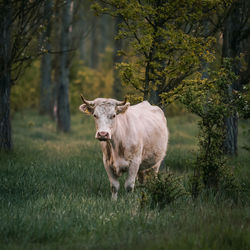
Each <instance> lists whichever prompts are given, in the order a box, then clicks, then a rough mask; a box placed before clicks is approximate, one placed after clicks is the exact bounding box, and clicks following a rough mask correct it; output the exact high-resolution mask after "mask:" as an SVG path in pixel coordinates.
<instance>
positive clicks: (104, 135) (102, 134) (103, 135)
mask: <svg viewBox="0 0 250 250" xmlns="http://www.w3.org/2000/svg"><path fill="white" fill-rule="evenodd" d="M108 135H109V134H108V132H104V131H101V132H98V136H99V137H108Z"/></svg>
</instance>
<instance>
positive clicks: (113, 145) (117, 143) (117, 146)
mask: <svg viewBox="0 0 250 250" xmlns="http://www.w3.org/2000/svg"><path fill="white" fill-rule="evenodd" d="M123 118H124V117H123ZM116 125H117V126H116V127H115V129H114V131H113V134H112V139H111V140H109V141H106V142H105V143H104V144H103V146H104V148H105V153H106V160H107V163H108V165H110V166H112V168H113V169H114V171H115V172H116V173H117V175H119V173H120V171H121V170H122V169H123V167H127V166H128V162H127V161H126V159H125V146H124V139H125V137H124V133H125V126H126V125H125V124H124V121H122V126H119V125H121V124H119V123H117V124H116Z"/></svg>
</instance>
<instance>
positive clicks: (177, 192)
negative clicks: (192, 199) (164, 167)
mask: <svg viewBox="0 0 250 250" xmlns="http://www.w3.org/2000/svg"><path fill="white" fill-rule="evenodd" d="M143 188H144V191H143V192H142V195H141V199H140V204H141V207H142V208H143V207H145V206H146V205H149V206H150V207H151V208H155V207H159V208H161V209H162V208H164V207H165V206H167V205H169V204H170V203H172V202H174V201H177V200H178V199H180V198H184V197H185V198H187V197H188V196H189V194H188V193H187V192H186V190H185V188H184V186H183V180H182V178H181V177H179V176H176V175H175V174H174V173H171V172H169V171H168V172H167V173H161V174H158V176H151V177H150V178H149V179H148V180H147V182H146V184H144V185H143Z"/></svg>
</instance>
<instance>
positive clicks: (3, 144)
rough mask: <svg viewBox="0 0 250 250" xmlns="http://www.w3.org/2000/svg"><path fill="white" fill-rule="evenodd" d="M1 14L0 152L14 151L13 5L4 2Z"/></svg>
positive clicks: (6, 0) (6, 1)
mask: <svg viewBox="0 0 250 250" xmlns="http://www.w3.org/2000/svg"><path fill="white" fill-rule="evenodd" d="M2 8H3V9H2V10H1V13H0V151H10V150H12V137H11V121H10V90H11V18H12V16H11V3H10V2H9V1H8V0H5V1H4V4H3V6H2Z"/></svg>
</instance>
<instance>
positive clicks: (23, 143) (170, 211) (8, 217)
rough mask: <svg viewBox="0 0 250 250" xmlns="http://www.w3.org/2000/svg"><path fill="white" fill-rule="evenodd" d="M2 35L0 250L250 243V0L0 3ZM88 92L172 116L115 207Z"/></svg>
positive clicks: (213, 246)
mask: <svg viewBox="0 0 250 250" xmlns="http://www.w3.org/2000/svg"><path fill="white" fill-rule="evenodd" d="M0 36H1V37H0V46H1V47H0V66H1V67H0V151H1V152H0V166H1V168H0V173H1V184H0V192H1V204H2V208H1V212H0V218H1V226H0V233H1V235H2V237H1V239H0V244H1V246H4V247H6V249H13V248H17V249H18V248H23V249H29V248H30V249H32V248H34V246H35V247H38V248H39V247H41V248H43V247H47V248H48V249H50V248H53V247H55V248H58V247H60V248H65V249H67V248H72V247H73V248H75V249H79V247H82V248H83V249H84V248H86V249H89V248H100V247H102V248H109V249H110V248H111V249H112V248H113V249H116V248H117V247H121V246H123V247H124V248H126V249H131V247H133V246H139V247H140V248H143V249H144V248H147V247H148V249H155V248H157V247H158V248H163V249H171V248H173V246H174V247H175V249H201V248H202V249H224V248H228V249H235V248H239V249H248V248H249V221H250V217H249V197H250V196H249V188H250V182H249V164H250V162H249V150H250V147H249V139H250V129H249V117H250V105H249V100H250V91H249V84H250V2H249V1H247V0H229V1H222V0H208V1H198V0H175V1H174V0H173V1H162V0H147V1H139V0H130V1H129V0H100V1H80V0H79V1H78V0H74V1H73V0H66V1H61V0H54V1H52V0H51V1H50V0H32V1H22V0H15V1H14V0H13V1H9V0H1V1H0ZM80 94H83V96H84V97H85V98H86V99H88V100H92V99H94V98H97V97H111V98H116V99H119V100H123V99H124V98H125V97H127V98H128V100H129V102H130V103H131V104H136V103H138V102H140V101H142V100H148V101H149V102H150V103H151V104H153V105H158V106H160V107H161V108H162V109H163V111H164V112H165V114H166V117H167V120H168V124H169V129H170V136H171V137H170V142H169V150H168V153H167V158H166V161H165V162H164V164H163V166H162V171H161V176H159V177H158V178H156V179H154V178H153V179H152V180H151V181H150V182H149V183H148V185H146V186H142V187H138V189H137V190H136V192H135V194H133V196H127V195H126V194H125V193H121V198H120V199H118V202H117V204H113V203H110V200H109V189H108V183H106V182H105V181H104V180H107V177H106V176H105V172H104V169H103V166H102V159H101V158H102V157H101V154H99V153H96V152H97V149H96V147H97V142H95V141H94V136H93V135H94V124H93V121H91V120H90V119H89V117H87V116H85V117H82V116H80V112H79V109H78V107H79V105H80V104H81V98H80ZM82 138H83V139H82ZM121 210H123V211H126V212H125V213H123V214H121V213H120V211H121ZM190 211H191V212H190ZM198 214H199V215H198ZM223 218H225V220H223ZM208 221H209V222H211V223H208ZM131 225H133V228H132V229H131ZM176 235H180V238H181V240H179V239H178V237H177V236H176ZM197 235H198V236H197ZM113 237H114V238H115V240H113V239H114V238H113ZM65 239H66V240H65ZM152 239H153V240H152ZM66 242H67V244H66ZM19 243H20V245H19Z"/></svg>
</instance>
